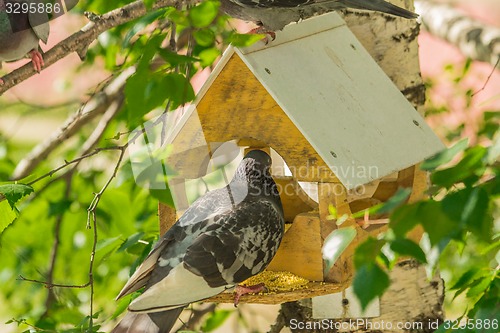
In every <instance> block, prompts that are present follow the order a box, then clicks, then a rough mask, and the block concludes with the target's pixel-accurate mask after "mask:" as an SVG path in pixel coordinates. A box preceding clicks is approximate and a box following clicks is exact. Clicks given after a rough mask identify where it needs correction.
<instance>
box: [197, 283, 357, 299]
mask: <svg viewBox="0 0 500 333" xmlns="http://www.w3.org/2000/svg"><path fill="white" fill-rule="evenodd" d="M348 286H349V283H347V282H346V283H344V284H339V283H328V282H309V283H308V284H307V286H306V288H304V289H300V290H292V291H283V292H276V293H260V294H255V295H252V294H248V295H243V296H241V298H240V303H256V304H281V303H286V302H293V301H296V300H299V299H304V298H311V297H316V296H321V295H326V294H333V293H338V292H341V291H342V290H344V289H345V288H347V287H348ZM205 301H206V302H216V303H233V301H234V294H233V293H232V292H231V291H227V292H224V293H222V294H219V295H217V296H214V297H210V298H208V299H206V300H205Z"/></svg>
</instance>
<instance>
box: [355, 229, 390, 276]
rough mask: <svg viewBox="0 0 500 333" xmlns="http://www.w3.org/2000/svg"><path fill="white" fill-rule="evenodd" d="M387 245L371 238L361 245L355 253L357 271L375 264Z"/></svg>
mask: <svg viewBox="0 0 500 333" xmlns="http://www.w3.org/2000/svg"><path fill="white" fill-rule="evenodd" d="M385 244H386V241H385V240H383V239H375V238H373V237H369V238H368V239H367V240H365V241H364V242H363V243H361V244H359V245H358V247H357V248H356V251H355V252H354V266H355V267H356V269H357V268H358V267H362V266H364V265H368V264H371V263H374V262H375V261H376V260H377V257H378V256H379V254H380V252H381V249H382V247H383V246H384V245H385Z"/></svg>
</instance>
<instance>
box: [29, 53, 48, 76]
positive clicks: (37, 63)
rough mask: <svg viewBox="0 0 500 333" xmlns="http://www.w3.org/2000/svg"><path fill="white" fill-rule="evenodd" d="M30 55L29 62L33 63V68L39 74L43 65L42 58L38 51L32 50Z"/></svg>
mask: <svg viewBox="0 0 500 333" xmlns="http://www.w3.org/2000/svg"><path fill="white" fill-rule="evenodd" d="M29 54H30V55H31V62H32V63H33V68H34V69H35V70H36V71H37V72H40V71H41V70H42V67H43V66H44V65H45V63H44V62H43V57H42V54H41V53H40V52H38V50H32V51H31V52H30V53H29Z"/></svg>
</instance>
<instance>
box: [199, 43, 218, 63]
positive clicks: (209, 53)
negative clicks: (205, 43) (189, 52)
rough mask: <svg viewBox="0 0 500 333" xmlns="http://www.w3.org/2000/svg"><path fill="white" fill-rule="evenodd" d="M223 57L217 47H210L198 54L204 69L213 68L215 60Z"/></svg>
mask: <svg viewBox="0 0 500 333" xmlns="http://www.w3.org/2000/svg"><path fill="white" fill-rule="evenodd" d="M220 55H221V53H220V50H219V49H218V48H216V47H210V48H208V49H204V50H203V51H201V52H200V53H199V54H198V57H199V58H200V61H201V66H202V67H208V66H211V65H212V64H213V63H214V61H215V59H217V58H218V57H219V56H220Z"/></svg>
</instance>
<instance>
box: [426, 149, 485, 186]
mask: <svg viewBox="0 0 500 333" xmlns="http://www.w3.org/2000/svg"><path fill="white" fill-rule="evenodd" d="M487 152H488V150H487V149H486V148H484V147H481V146H475V147H473V148H470V149H468V150H466V151H465V153H464V157H463V158H462V160H461V161H460V162H458V163H457V165H455V166H453V167H451V168H448V169H444V170H440V171H436V172H435V173H433V174H432V176H431V180H432V182H433V183H434V184H437V185H441V186H443V187H446V188H450V187H451V186H453V185H455V184H456V183H459V182H464V181H466V180H467V178H469V177H471V176H474V177H473V178H479V176H481V175H482V174H483V172H484V165H483V158H484V157H485V155H486V154H487Z"/></svg>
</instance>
